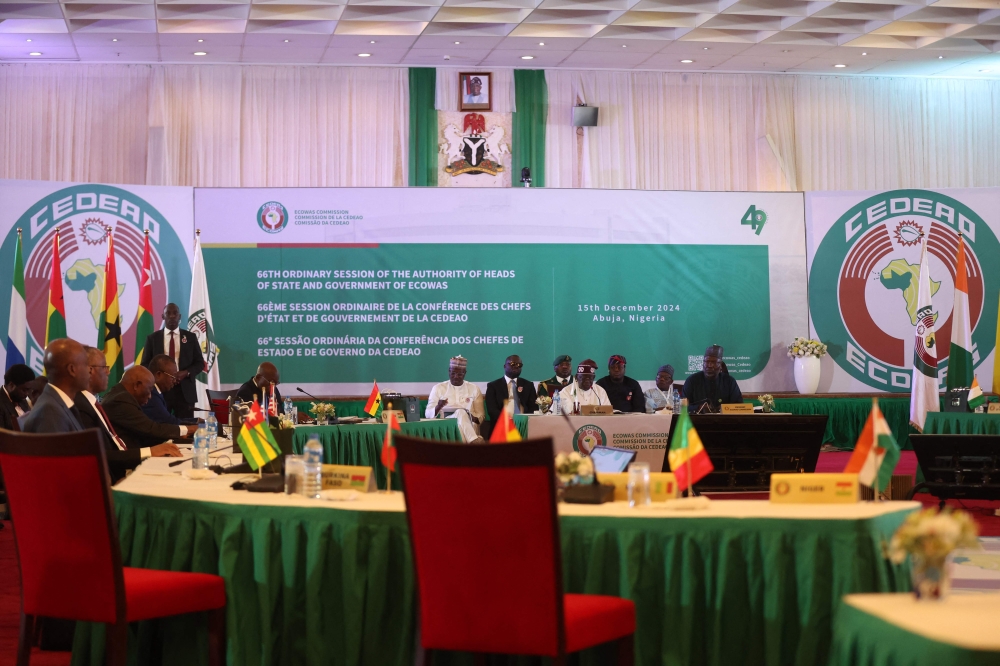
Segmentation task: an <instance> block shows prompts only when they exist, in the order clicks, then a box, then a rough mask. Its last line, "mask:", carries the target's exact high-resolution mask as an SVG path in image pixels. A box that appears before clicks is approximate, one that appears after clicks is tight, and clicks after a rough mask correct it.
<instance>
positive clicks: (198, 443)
mask: <svg viewBox="0 0 1000 666" xmlns="http://www.w3.org/2000/svg"><path fill="white" fill-rule="evenodd" d="M208 445H209V435H208V431H207V430H205V428H204V427H201V428H198V431H197V432H196V433H195V434H194V452H193V453H192V455H191V468H192V469H208Z"/></svg>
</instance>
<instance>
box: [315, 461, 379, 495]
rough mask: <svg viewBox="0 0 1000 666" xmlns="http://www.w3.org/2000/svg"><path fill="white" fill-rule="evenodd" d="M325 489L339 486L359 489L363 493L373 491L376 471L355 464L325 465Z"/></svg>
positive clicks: (344, 488) (323, 473)
mask: <svg viewBox="0 0 1000 666" xmlns="http://www.w3.org/2000/svg"><path fill="white" fill-rule="evenodd" d="M322 475H323V490H329V489H330V488H338V489H342V490H357V491H358V492H361V493H373V492H375V491H376V490H378V488H376V487H375V472H374V470H372V468H371V467H356V466H354V465H323V471H322Z"/></svg>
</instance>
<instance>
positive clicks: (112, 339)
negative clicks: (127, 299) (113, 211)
mask: <svg viewBox="0 0 1000 666" xmlns="http://www.w3.org/2000/svg"><path fill="white" fill-rule="evenodd" d="M102 302H103V303H104V309H103V310H102V311H101V318H100V320H99V321H98V323H97V348H98V349H100V350H101V351H103V352H104V359H105V360H106V361H107V363H108V386H114V385H115V384H117V383H118V381H119V380H120V379H121V378H122V375H123V374H125V359H124V358H123V354H122V316H121V309H120V308H119V307H118V271H116V270H115V242H114V237H113V236H112V234H111V230H110V229H108V260H107V262H106V263H105V264H104V288H103V289H102Z"/></svg>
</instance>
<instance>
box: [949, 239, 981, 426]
mask: <svg viewBox="0 0 1000 666" xmlns="http://www.w3.org/2000/svg"><path fill="white" fill-rule="evenodd" d="M955 266H956V268H955V305H954V306H953V308H952V311H951V312H952V315H951V316H952V322H953V323H952V325H951V348H950V349H949V350H948V392H949V393H951V390H952V389H970V391H969V398H970V399H971V398H972V391H971V387H972V385H973V383H975V385H976V388H979V382H976V371H975V369H974V368H973V361H972V324H971V323H970V319H969V278H968V271H967V269H966V263H965V239H964V238H962V235H961V234H959V235H958V257H957V258H956V260H955ZM982 393H983V392H982V391H981V390H980V391H979V394H980V395H982ZM980 402H981V401H980ZM969 407H970V409H974V407H973V406H972V405H969Z"/></svg>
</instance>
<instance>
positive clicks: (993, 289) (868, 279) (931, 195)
mask: <svg viewBox="0 0 1000 666" xmlns="http://www.w3.org/2000/svg"><path fill="white" fill-rule="evenodd" d="M806 227H807V232H808V233H807V237H808V242H809V267H810V268H809V301H810V308H811V309H810V314H811V326H812V332H813V335H814V336H815V337H818V338H819V339H820V340H822V341H823V342H825V343H827V345H828V346H829V350H830V354H829V355H828V356H827V357H826V358H825V359H824V366H823V378H822V380H821V384H820V387H819V390H820V392H828V391H832V392H837V391H848V392H856V391H865V392H867V391H892V392H896V393H908V392H909V391H910V377H911V372H912V367H913V349H914V335H915V329H916V325H917V277H918V276H919V273H920V248H921V242H922V241H921V238H924V237H925V238H926V239H927V251H928V256H929V262H930V272H931V275H930V280H931V292H932V299H933V309H934V314H935V317H936V319H935V321H936V325H937V333H936V340H935V342H934V346H935V348H936V349H937V352H938V356H937V358H938V381H939V385H940V387H941V388H942V390H943V388H944V386H945V379H946V377H947V372H948V348H949V345H950V342H951V331H952V326H953V323H954V322H953V319H952V306H953V304H954V293H955V276H956V275H957V270H958V266H957V262H956V255H957V252H958V238H959V234H961V235H962V236H963V237H964V238H965V242H966V252H967V257H968V260H967V264H968V265H967V268H966V274H967V276H968V284H969V315H970V319H971V324H972V354H973V363H974V365H975V366H976V375H977V377H978V379H979V384H980V386H983V387H985V388H987V389H988V387H989V386H990V384H991V382H992V378H993V354H994V353H995V352H994V343H995V333H996V326H997V294H998V291H1000V243H998V242H997V234H998V233H1000V190H998V189H985V188H984V189H945V190H891V191H883V192H822V193H820V192H816V193H809V194H807V195H806Z"/></svg>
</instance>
